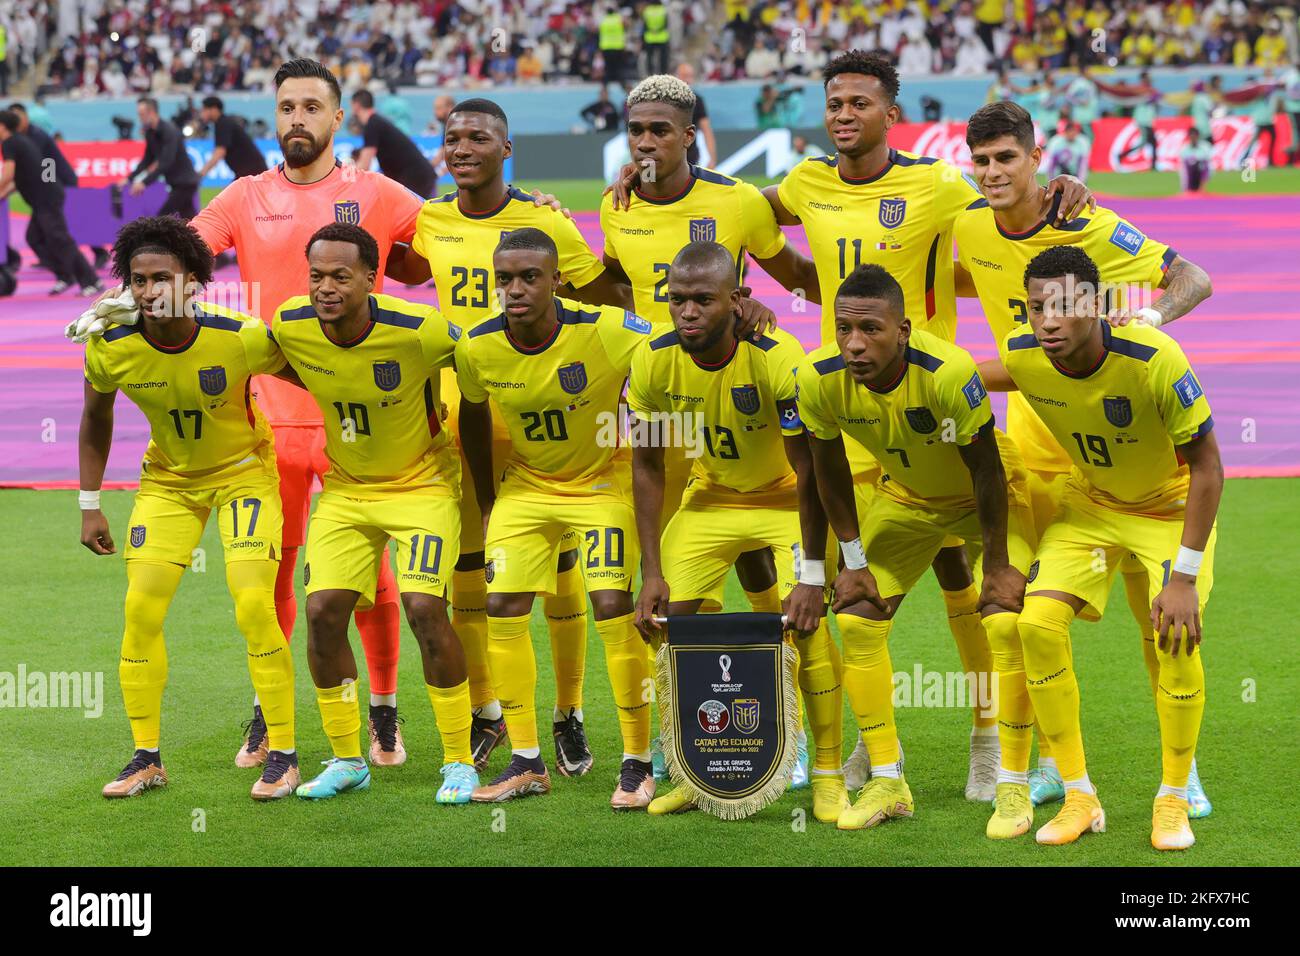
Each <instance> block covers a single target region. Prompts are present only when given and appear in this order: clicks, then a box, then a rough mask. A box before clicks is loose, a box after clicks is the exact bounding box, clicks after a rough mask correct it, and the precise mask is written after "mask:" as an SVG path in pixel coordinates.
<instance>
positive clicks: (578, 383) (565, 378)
mask: <svg viewBox="0 0 1300 956" xmlns="http://www.w3.org/2000/svg"><path fill="white" fill-rule="evenodd" d="M556 375H557V376H558V377H559V379H560V388H562V389H564V391H565V392H567V393H568V394H570V395H577V394H578V393H579V392H581V391H582V390H583V389H584V388H586V387H587V366H585V365H583V364H582V363H581V362H570V363H569V364H568V365H563V366H561V367H560V369H559V371H558V372H556Z"/></svg>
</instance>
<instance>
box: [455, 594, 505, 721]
mask: <svg viewBox="0 0 1300 956" xmlns="http://www.w3.org/2000/svg"><path fill="white" fill-rule="evenodd" d="M451 627H452V630H454V631H455V632H456V636H457V637H458V638H460V646H461V647H463V648H464V649H465V668H466V670H468V671H469V700H470V704H471V706H473V707H482V706H483V705H484V704H490V703H492V701H494V700H496V696H497V693H496V690H495V689H494V688H493V687H492V669H491V668H490V667H489V666H488V643H487V642H488V624H487V580H486V578H485V577H484V572H483V569H482V568H476V569H475V570H473V571H453V572H452V573H451Z"/></svg>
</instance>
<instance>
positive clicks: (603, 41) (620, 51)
mask: <svg viewBox="0 0 1300 956" xmlns="http://www.w3.org/2000/svg"><path fill="white" fill-rule="evenodd" d="M598 43H599V46H600V55H601V57H602V58H603V59H604V61H605V82H606V83H618V84H619V85H621V86H622V87H623V90H624V91H625V92H626V91H628V90H630V89H631V88H632V87H631V78H630V77H629V75H628V74H629V73H630V72H631V64H630V63H629V59H630V58H629V56H628V50H627V23H626V22H625V21H624V19H623V14H622V13H620V12H619V10H618V8H617V7H615V6H613V5H612V4H611V5H610V6H607V7H606V8H605V14H604V16H602V17H601V19H600V36H599V40H598Z"/></svg>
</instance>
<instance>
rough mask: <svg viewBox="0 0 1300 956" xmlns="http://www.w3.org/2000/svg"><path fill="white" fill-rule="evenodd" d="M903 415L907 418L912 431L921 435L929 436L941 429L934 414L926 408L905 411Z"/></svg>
mask: <svg viewBox="0 0 1300 956" xmlns="http://www.w3.org/2000/svg"><path fill="white" fill-rule="evenodd" d="M903 414H904V415H906V416H907V424H909V425H911V426H912V431H914V432H917V433H919V434H921V435H928V434H930V432H932V431H934V430H935V429H936V428H938V427H939V423H938V421H936V420H935V417H934V412H932V411H930V409H928V408H925V407H924V406H922V407H918V408H907V409H904V410H903Z"/></svg>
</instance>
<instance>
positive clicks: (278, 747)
mask: <svg viewBox="0 0 1300 956" xmlns="http://www.w3.org/2000/svg"><path fill="white" fill-rule="evenodd" d="M113 271H114V273H115V274H116V275H117V276H118V277H119V278H120V279H122V281H123V282H124V283H125V284H126V288H127V289H129V290H130V292H131V294H132V295H133V296H134V297H135V301H136V302H137V303H138V304H139V306H140V310H141V313H142V315H141V318H140V321H139V323H138V324H136V325H133V326H119V327H117V328H114V329H112V330H111V331H110V332H109V333H108V334H106V335H104V336H103V338H93V339H91V340H90V341H89V342H88V343H87V345H86V389H85V408H84V410H83V411H82V417H81V435H80V438H79V454H80V459H81V489H82V491H81V543H82V544H84V545H85V546H86V547H87V548H89V549H90V550H91V551H92V552H93V553H95V554H115V553H116V548H115V547H114V545H113V538H112V536H111V535H110V533H109V529H108V520H107V519H106V518H105V517H104V513H103V512H102V511H100V510H99V488H100V485H101V484H102V483H103V479H104V466H105V465H106V464H107V462H108V452H109V446H110V445H111V444H112V441H113V402H114V400H115V399H116V398H117V392H118V390H119V389H125V390H126V393H127V395H128V396H129V397H130V398H131V400H132V401H133V402H134V403H135V404H136V405H138V406H139V407H140V410H141V411H142V412H144V414H145V417H146V418H148V420H149V437H150V441H149V447H148V448H147V449H146V450H145V455H144V462H143V464H142V466H141V472H140V491H139V493H138V494H137V495H136V498H135V506H134V508H133V509H132V511H131V534H130V538H129V540H128V543H127V550H126V580H127V589H126V629H125V632H124V633H123V635H122V655H121V663H120V664H119V666H118V673H119V676H120V679H121V682H122V697H123V698H124V700H125V702H126V712H127V716H128V717H129V718H130V720H131V735H132V736H133V737H134V738H135V755H134V756H133V757H132V758H131V760H130V762H129V763H128V764H127V765H126V767H125V768H124V769H123V770H122V772H121V773H120V774H119V775H118V777H117V779H116V780H114V781H112V782H111V783H109V784H108V785H107V786H105V787H104V796H106V797H132V796H135V795H137V794H140V793H143V792H144V791H145V790H147V789H149V788H150V787H158V786H163V785H165V784H166V783H167V774H166V772H165V771H164V770H163V763H162V756H161V754H160V753H159V749H158V742H159V735H160V723H161V716H162V713H161V712H162V698H163V687H164V685H165V684H166V682H167V650H166V646H165V644H164V641H163V621H164V619H165V618H166V616H167V609H168V607H169V606H170V604H171V601H172V597H173V596H174V595H175V593H176V589H177V587H178V586H179V585H180V581H181V576H182V575H183V574H184V573H185V568H186V567H188V566H189V563H190V559H191V555H192V553H193V549H194V548H195V547H196V546H197V545H198V543H199V539H200V537H201V536H202V534H203V529H204V526H205V525H206V524H207V522H208V516H209V515H210V514H211V513H212V512H213V511H214V510H215V511H216V513H217V523H218V525H219V526H220V529H221V543H222V546H223V550H224V552H225V560H226V583H227V585H228V586H229V587H230V594H231V597H232V598H233V599H234V603H235V621H236V623H237V624H238V626H239V630H240V631H241V632H242V633H243V635H244V640H245V642H246V644H247V647H248V672H249V676H250V677H251V678H252V680H253V687H254V688H255V689H256V690H257V693H258V695H259V696H260V698H261V699H262V701H263V702H264V705H265V713H266V721H267V736H268V738H269V747H270V751H269V756H268V758H267V760H266V766H265V767H264V769H263V771H262V775H261V779H259V780H258V781H257V783H255V784H254V785H253V797H254V799H258V800H272V799H276V798H278V797H283V796H287V795H288V794H289V793H290V792H291V791H292V790H293V788H294V787H296V786H297V785H298V782H299V778H298V755H297V753H296V752H295V750H294V739H293V730H294V728H293V660H292V658H291V657H290V656H289V648H288V645H286V644H285V642H284V639H283V638H282V636H281V635H280V630H279V628H278V627H277V626H276V620H275V604H274V600H273V593H274V588H275V577H276V563H277V561H278V560H279V558H280V529H281V525H282V523H283V522H282V518H281V515H280V497H279V494H278V491H277V488H276V473H275V450H274V447H273V441H272V438H271V429H270V427H269V426H268V425H267V424H266V419H264V418H263V417H262V413H261V411H260V410H259V409H258V407H257V405H256V403H255V402H254V401H253V400H252V398H251V397H250V395H249V380H250V377H251V376H253V375H255V374H271V373H276V372H279V371H280V370H281V369H282V368H283V367H284V360H283V358H281V357H280V356H279V355H278V354H277V353H276V351H275V346H274V344H273V343H271V342H270V341H269V340H268V338H267V334H266V330H265V327H264V326H262V324H261V323H259V322H257V321H256V320H253V319H247V317H246V316H240V315H238V314H236V313H232V312H228V311H226V310H225V309H220V308H217V307H215V306H211V305H208V304H207V303H203V302H199V301H198V300H197V298H196V293H197V290H198V289H199V288H200V287H202V286H203V285H205V284H206V283H207V282H209V281H210V280H211V279H212V253H211V252H209V251H208V247H207V246H206V245H204V243H203V240H202V239H200V238H199V236H198V235H197V234H196V233H195V231H194V230H193V229H192V228H190V227H189V226H188V225H186V224H185V223H184V222H183V221H182V220H180V219H177V218H175V217H172V216H160V217H151V218H144V219H137V220H135V221H134V222H132V223H128V224H127V225H125V226H123V227H122V229H121V230H120V231H119V232H118V235H117V241H116V243H115V244H114V248H113ZM245 320H246V321H245Z"/></svg>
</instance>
